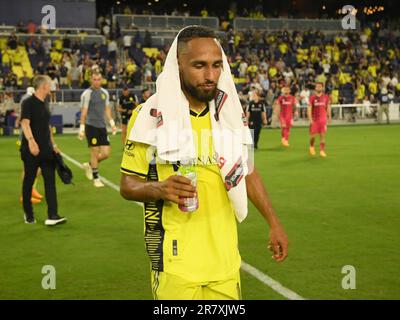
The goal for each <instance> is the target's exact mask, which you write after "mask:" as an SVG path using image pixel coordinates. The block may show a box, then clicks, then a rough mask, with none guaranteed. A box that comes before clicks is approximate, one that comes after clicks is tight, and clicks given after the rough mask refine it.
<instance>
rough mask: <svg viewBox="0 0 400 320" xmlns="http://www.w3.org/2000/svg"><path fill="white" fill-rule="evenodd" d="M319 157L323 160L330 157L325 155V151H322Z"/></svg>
mask: <svg viewBox="0 0 400 320" xmlns="http://www.w3.org/2000/svg"><path fill="white" fill-rule="evenodd" d="M319 155H320V156H321V157H322V158H326V157H327V156H328V155H327V154H326V153H325V151H323V150H321V151H320V152H319Z"/></svg>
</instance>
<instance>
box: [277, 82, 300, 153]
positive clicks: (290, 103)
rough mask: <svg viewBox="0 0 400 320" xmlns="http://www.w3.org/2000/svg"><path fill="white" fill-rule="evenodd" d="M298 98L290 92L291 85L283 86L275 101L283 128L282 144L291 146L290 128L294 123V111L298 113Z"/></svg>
mask: <svg viewBox="0 0 400 320" xmlns="http://www.w3.org/2000/svg"><path fill="white" fill-rule="evenodd" d="M297 104H298V102H297V99H296V98H295V97H294V96H292V95H291V94H290V87H289V86H287V85H286V86H284V87H283V88H282V95H281V96H279V98H278V99H276V101H275V106H276V110H277V112H279V120H280V123H281V130H282V139H281V142H282V145H283V146H284V147H289V137H290V128H291V127H292V125H293V113H296V112H297V110H296V106H297Z"/></svg>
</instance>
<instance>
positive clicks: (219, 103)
mask: <svg viewBox="0 0 400 320" xmlns="http://www.w3.org/2000/svg"><path fill="white" fill-rule="evenodd" d="M227 98H228V95H227V94H226V93H225V92H224V91H222V90H220V89H217V94H216V95H215V98H214V101H215V109H216V112H215V120H217V121H218V120H219V114H220V112H221V109H222V107H223V106H224V103H225V101H226V99H227Z"/></svg>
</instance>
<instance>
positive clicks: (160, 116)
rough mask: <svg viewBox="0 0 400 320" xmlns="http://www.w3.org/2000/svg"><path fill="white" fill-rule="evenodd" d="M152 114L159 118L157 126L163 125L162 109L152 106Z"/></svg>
mask: <svg viewBox="0 0 400 320" xmlns="http://www.w3.org/2000/svg"><path fill="white" fill-rule="evenodd" d="M150 115H151V116H152V117H155V118H157V128H159V127H161V126H162V125H163V124H164V121H163V117H162V113H161V111H157V109H154V108H152V109H150Z"/></svg>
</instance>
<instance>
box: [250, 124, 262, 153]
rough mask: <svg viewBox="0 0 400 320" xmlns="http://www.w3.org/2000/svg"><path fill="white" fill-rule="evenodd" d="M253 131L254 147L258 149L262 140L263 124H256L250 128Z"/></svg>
mask: <svg viewBox="0 0 400 320" xmlns="http://www.w3.org/2000/svg"><path fill="white" fill-rule="evenodd" d="M250 129H251V130H252V135H253V140H254V147H255V148H258V140H259V139H260V132H261V124H260V125H259V124H254V125H252V126H250Z"/></svg>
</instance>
